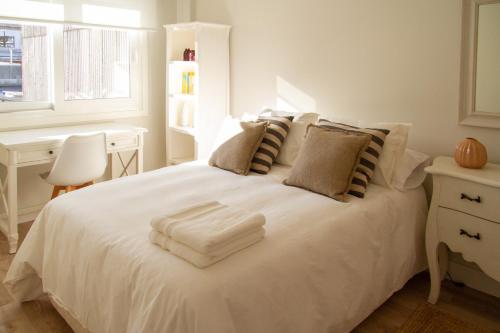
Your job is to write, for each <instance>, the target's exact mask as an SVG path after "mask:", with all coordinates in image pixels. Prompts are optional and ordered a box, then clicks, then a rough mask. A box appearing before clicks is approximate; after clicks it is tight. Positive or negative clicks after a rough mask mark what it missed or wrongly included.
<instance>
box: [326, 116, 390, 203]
mask: <svg viewBox="0 0 500 333" xmlns="http://www.w3.org/2000/svg"><path fill="white" fill-rule="evenodd" d="M318 125H319V126H321V127H325V128H329V129H334V130H342V131H347V132H361V133H367V134H370V136H371V141H370V144H369V145H368V148H366V150H365V151H364V152H363V153H362V154H361V158H360V160H359V163H358V166H357V167H356V171H355V172H354V176H353V178H352V181H351V187H350V189H349V194H351V195H353V196H356V197H358V198H363V197H364V196H365V192H366V187H367V186H368V183H369V182H370V180H371V178H372V177H373V173H374V172H375V168H376V166H377V161H378V158H379V156H380V154H381V153H382V148H383V147H384V142H385V138H386V136H387V135H388V134H389V132H390V131H389V130H387V129H380V128H359V127H355V126H349V125H345V124H340V123H334V122H331V121H329V120H326V119H320V120H318Z"/></svg>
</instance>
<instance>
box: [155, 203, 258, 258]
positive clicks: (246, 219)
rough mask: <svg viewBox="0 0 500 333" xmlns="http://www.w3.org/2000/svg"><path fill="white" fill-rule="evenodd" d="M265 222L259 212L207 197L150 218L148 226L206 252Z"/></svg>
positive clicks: (255, 228) (200, 251)
mask: <svg viewBox="0 0 500 333" xmlns="http://www.w3.org/2000/svg"><path fill="white" fill-rule="evenodd" d="M265 222H266V219H265V217H264V215H262V214H260V213H255V212H248V211H245V210H242V209H239V208H236V207H231V206H227V205H223V204H221V203H220V202H218V201H207V202H203V203H200V204H197V205H194V206H190V207H187V208H184V209H181V210H179V211H176V212H173V213H170V214H167V215H164V216H160V217H157V218H153V219H152V220H151V227H152V228H153V229H154V230H156V231H158V232H160V233H163V234H164V235H165V236H168V237H170V238H172V239H173V240H175V241H176V242H178V243H181V244H183V245H186V246H189V247H190V248H192V249H193V250H195V251H197V252H199V253H201V254H209V253H210V252H212V251H214V250H215V249H217V248H218V247H220V246H221V244H228V243H230V242H231V241H232V240H233V239H235V238H237V237H240V236H241V235H244V234H248V233H251V232H252V231H257V230H259V229H261V228H262V227H263V226H264V224H265Z"/></svg>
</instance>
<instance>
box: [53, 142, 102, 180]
mask: <svg viewBox="0 0 500 333" xmlns="http://www.w3.org/2000/svg"><path fill="white" fill-rule="evenodd" d="M106 166H107V154H106V135H105V134H104V133H98V134H94V135H73V136H70V137H69V138H67V139H66V141H64V144H63V146H62V149H61V152H60V153H59V155H58V156H57V158H56V161H55V162H54V166H53V167H52V170H51V171H50V174H49V176H48V177H47V182H49V183H50V184H53V185H66V186H67V185H81V184H83V183H86V182H90V181H93V180H95V179H97V178H99V177H101V176H102V175H103V174H104V171H105V170H106Z"/></svg>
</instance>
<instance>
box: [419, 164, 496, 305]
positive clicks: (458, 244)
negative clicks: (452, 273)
mask: <svg viewBox="0 0 500 333" xmlns="http://www.w3.org/2000/svg"><path fill="white" fill-rule="evenodd" d="M425 171H426V172H428V173H430V174H432V176H433V193H432V202H431V207H430V210H429V217H428V219H427V229H426V237H425V242H426V250H427V260H428V262H429V272H430V275H431V291H430V294H429V299H428V301H429V302H430V303H433V304H434V303H436V302H437V300H438V298H439V291H440V289H441V280H442V279H443V277H444V275H445V274H446V271H447V267H448V257H447V254H448V251H447V250H448V249H447V248H446V246H448V248H449V249H450V250H451V251H453V252H459V253H461V254H462V256H463V258H464V259H465V260H467V261H473V262H475V263H476V264H477V265H478V266H479V267H480V268H481V269H482V270H483V272H484V273H486V274H487V275H489V276H490V277H492V278H493V279H495V280H497V281H500V165H496V164H491V163H489V164H487V165H486V166H485V167H484V168H483V169H479V170H473V169H465V168H462V167H460V166H458V165H457V164H456V162H455V160H454V159H453V158H451V157H438V158H436V159H435V160H434V163H433V164H432V166H429V167H427V168H426V169H425Z"/></svg>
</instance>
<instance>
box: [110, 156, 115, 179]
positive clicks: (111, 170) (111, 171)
mask: <svg viewBox="0 0 500 333" xmlns="http://www.w3.org/2000/svg"><path fill="white" fill-rule="evenodd" d="M108 168H109V178H110V179H114V178H115V174H114V173H113V153H109V154H108Z"/></svg>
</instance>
